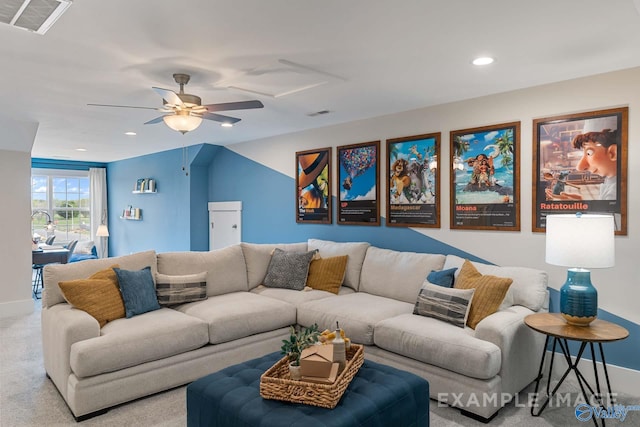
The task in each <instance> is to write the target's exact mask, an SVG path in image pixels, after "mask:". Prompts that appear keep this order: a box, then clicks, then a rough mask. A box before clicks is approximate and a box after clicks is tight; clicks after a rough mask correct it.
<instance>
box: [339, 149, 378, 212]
mask: <svg viewBox="0 0 640 427" xmlns="http://www.w3.org/2000/svg"><path fill="white" fill-rule="evenodd" d="M337 157H338V165H339V166H338V182H337V185H338V190H337V194H338V221H337V223H338V224H351V225H380V141H372V142H364V143H361V144H352V145H343V146H339V147H337Z"/></svg>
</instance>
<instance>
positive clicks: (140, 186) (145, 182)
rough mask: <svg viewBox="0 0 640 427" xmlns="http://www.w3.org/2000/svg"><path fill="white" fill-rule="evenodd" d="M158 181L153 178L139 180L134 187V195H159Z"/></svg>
mask: <svg viewBox="0 0 640 427" xmlns="http://www.w3.org/2000/svg"><path fill="white" fill-rule="evenodd" d="M157 192H158V187H156V180H155V179H153V178H138V179H137V180H136V183H135V185H134V186H133V191H132V193H133V194H143V193H157Z"/></svg>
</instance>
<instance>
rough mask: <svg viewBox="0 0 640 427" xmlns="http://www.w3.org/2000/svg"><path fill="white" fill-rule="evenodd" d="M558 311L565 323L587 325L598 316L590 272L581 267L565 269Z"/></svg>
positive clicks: (596, 294) (596, 292)
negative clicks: (564, 281)
mask: <svg viewBox="0 0 640 427" xmlns="http://www.w3.org/2000/svg"><path fill="white" fill-rule="evenodd" d="M560 313H561V314H562V317H564V319H565V320H566V321H567V323H569V324H571V325H576V326H588V325H589V323H591V322H593V321H594V320H595V319H596V317H597V316H598V291H596V288H594V287H593V285H592V284H591V272H590V271H589V270H585V269H582V268H571V269H569V270H568V271H567V282H566V283H565V284H564V285H563V286H562V288H561V289H560Z"/></svg>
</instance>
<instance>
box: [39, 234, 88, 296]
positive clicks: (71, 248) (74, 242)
mask: <svg viewBox="0 0 640 427" xmlns="http://www.w3.org/2000/svg"><path fill="white" fill-rule="evenodd" d="M53 237H55V236H53ZM47 244H49V243H47ZM77 244H78V241H77V240H72V241H71V242H69V244H68V245H67V246H66V248H67V249H68V250H69V253H67V262H69V259H70V258H71V255H73V251H74V250H75V248H76V245H77ZM43 268H44V264H33V266H32V269H33V272H34V277H33V283H32V291H33V297H34V298H35V299H40V295H41V290H42V289H44V281H43V280H42V269H43Z"/></svg>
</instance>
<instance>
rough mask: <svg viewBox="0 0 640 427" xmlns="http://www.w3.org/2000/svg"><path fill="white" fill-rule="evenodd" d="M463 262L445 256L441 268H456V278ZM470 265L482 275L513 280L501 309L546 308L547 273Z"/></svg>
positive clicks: (482, 264) (452, 256) (524, 268)
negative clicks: (511, 307) (519, 307)
mask: <svg viewBox="0 0 640 427" xmlns="http://www.w3.org/2000/svg"><path fill="white" fill-rule="evenodd" d="M464 261H465V260H464V258H460V257H459V256H455V255H447V259H446V261H445V263H444V267H443V268H444V269H447V268H453V267H457V268H458V271H456V277H457V276H458V274H459V273H460V270H459V269H460V267H462V264H464ZM471 263H472V264H473V266H474V267H475V268H476V269H477V270H478V271H479V272H480V273H482V274H491V275H494V276H498V277H509V278H511V279H513V283H512V284H511V286H510V287H509V291H508V292H507V295H506V296H505V301H504V303H503V304H502V307H507V306H511V305H514V304H515V305H522V306H525V307H527V308H529V309H531V310H533V311H538V310H540V309H541V308H543V307H546V306H547V303H548V301H546V300H547V299H548V293H547V273H546V272H545V271H542V270H536V269H534V268H528V267H501V266H497V265H489V264H484V263H481V262H475V261H471ZM507 304H508V305H507Z"/></svg>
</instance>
